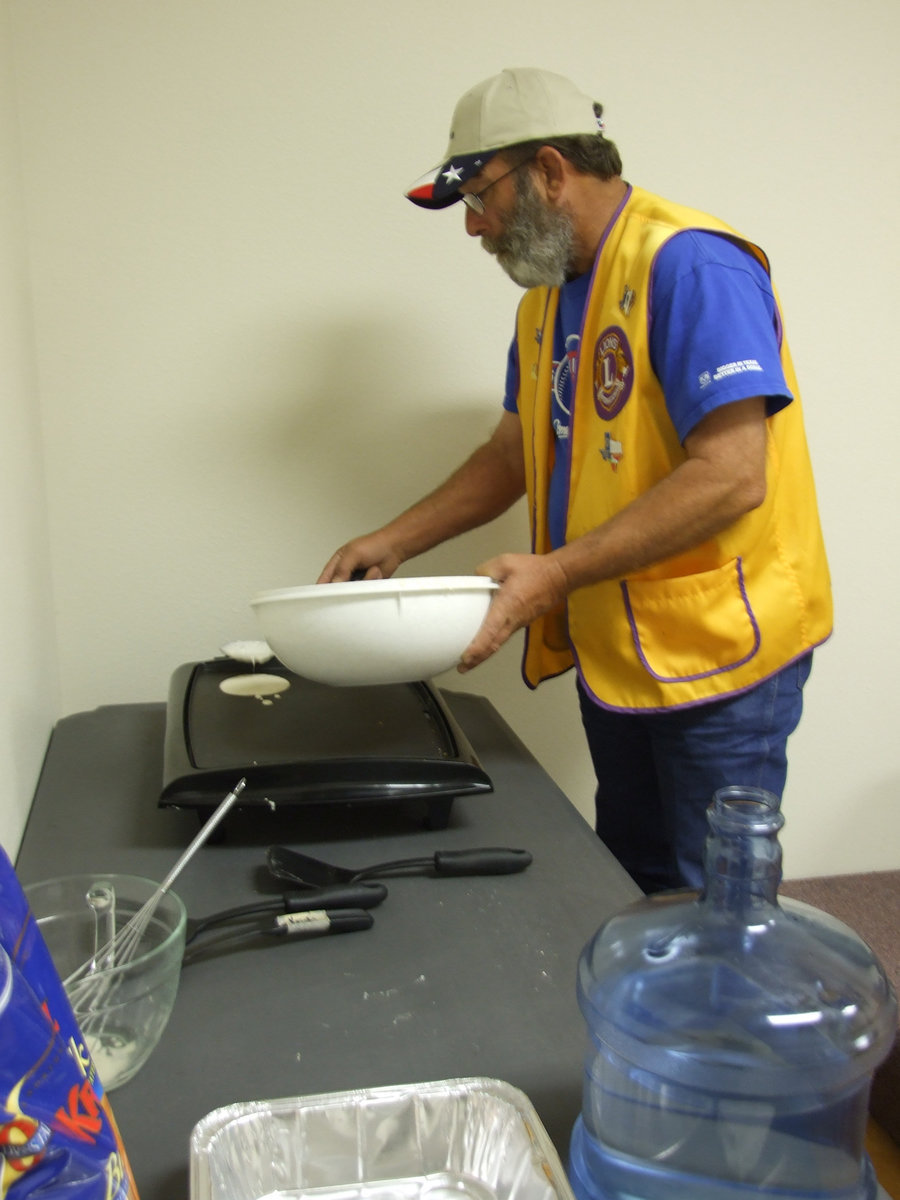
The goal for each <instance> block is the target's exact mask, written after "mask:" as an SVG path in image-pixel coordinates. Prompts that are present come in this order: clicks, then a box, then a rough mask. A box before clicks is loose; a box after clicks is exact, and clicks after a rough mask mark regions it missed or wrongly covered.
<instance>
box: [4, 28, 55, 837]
mask: <svg viewBox="0 0 900 1200" xmlns="http://www.w3.org/2000/svg"><path fill="white" fill-rule="evenodd" d="M10 44H11V43H10V36H9V23H8V13H7V10H6V7H5V6H4V7H2V8H0V264H2V265H0V363H2V367H0V628H2V630H3V632H2V650H0V846H2V847H3V848H4V849H5V850H6V851H7V853H9V854H10V855H14V854H15V851H16V849H17V848H18V844H19V835H20V833H21V830H22V828H23V826H24V823H25V819H26V817H27V815H28V808H29V805H30V803H31V796H32V793H33V791H34V784H35V780H36V778H37V775H38V772H39V770H40V766H41V761H42V759H43V756H44V750H45V747H46V744H47V735H48V732H49V729H50V725H51V722H52V721H53V718H54V716H55V714H56V712H57V709H58V704H59V694H58V677H57V670H56V635H55V630H54V623H53V611H52V604H51V584H50V543H49V539H48V534H47V517H46V503H45V495H44V475H43V462H42V455H41V430H40V408H39V405H38V397H37V379H36V370H35V356H34V348H33V343H32V325H31V312H30V306H29V287H28V277H27V268H26V259H25V221H24V211H23V206H22V190H21V181H20V175H19V169H18V168H19V152H18V151H19V143H18V130H17V126H16V108H15V90H14V85H13V73H12V58H11V54H10Z"/></svg>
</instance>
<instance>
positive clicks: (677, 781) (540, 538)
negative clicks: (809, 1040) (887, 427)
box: [321, 68, 832, 892]
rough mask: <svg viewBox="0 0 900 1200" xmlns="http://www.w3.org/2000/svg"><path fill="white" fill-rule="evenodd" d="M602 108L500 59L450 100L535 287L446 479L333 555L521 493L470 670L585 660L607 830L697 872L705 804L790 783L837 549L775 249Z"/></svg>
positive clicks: (449, 163) (464, 181)
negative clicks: (466, 450)
mask: <svg viewBox="0 0 900 1200" xmlns="http://www.w3.org/2000/svg"><path fill="white" fill-rule="evenodd" d="M601 113H602V109H601V108H600V106H599V105H595V104H594V103H593V101H592V100H590V99H589V98H588V97H587V96H585V95H583V94H582V93H581V92H580V91H578V89H577V88H576V87H575V86H574V85H573V84H572V83H570V82H569V81H568V80H566V79H564V78H562V77H561V76H558V75H554V74H551V73H550V72H547V71H540V70H535V69H531V68H528V69H516V70H506V71H502V72H501V73H500V74H499V75H497V76H495V77H493V78H491V79H488V80H485V81H484V82H483V83H481V84H478V85H477V86H476V87H474V88H472V89H471V90H470V91H469V92H467V93H466V95H464V96H463V97H462V99H461V100H460V102H459V104H458V105H457V107H456V110H455V113H454V116H453V122H452V126H451V132H450V142H449V146H448V149H447V153H446V155H445V159H444V162H443V165H442V167H441V168H439V169H438V170H437V171H436V172H434V173H432V174H431V175H430V176H428V177H426V178H425V179H423V180H420V181H419V183H418V184H416V185H415V186H414V187H413V189H412V190H411V191H410V192H409V198H410V199H411V200H413V201H414V202H415V203H417V204H419V205H421V206H423V207H430V208H440V207H444V206H446V205H449V204H452V203H454V202H456V201H462V202H463V204H464V205H465V209H464V215H465V222H466V231H467V232H468V233H469V234H470V235H471V236H473V237H480V238H481V241H482V244H483V246H484V248H485V249H486V250H487V251H488V252H489V253H490V254H493V255H495V256H496V258H497V261H498V262H499V263H500V265H501V266H502V267H503V268H504V270H505V271H506V272H507V273H508V274H509V275H510V277H511V278H512V279H513V280H515V281H516V282H517V283H518V284H520V285H521V286H522V287H524V288H526V289H528V290H527V291H526V294H525V296H524V298H523V300H522V301H521V304H520V306H519V311H518V317H517V322H516V336H515V338H514V339H513V344H512V347H511V349H510V359H509V367H508V373H507V387H506V398H505V401H504V412H503V415H502V417H501V419H500V422H499V424H498V426H497V428H496V430H495V431H494V433H493V435H492V437H491V438H490V439H489V440H488V441H487V443H486V444H485V445H483V446H481V447H480V448H479V449H478V450H476V451H475V453H474V454H473V455H472V456H471V458H469V459H468V461H467V462H466V463H464V464H463V465H462V466H461V467H460V468H459V470H457V471H456V472H455V473H454V474H453V475H452V476H451V477H450V478H449V479H448V480H447V481H446V483H444V484H443V485H441V486H440V487H439V488H438V489H437V490H436V491H435V492H433V493H432V494H431V495H430V496H427V497H426V498H425V499H423V500H422V501H420V502H419V503H418V504H415V505H413V507H412V508H410V509H408V510H407V511H406V512H404V513H402V514H401V515H400V516H399V517H397V518H396V519H395V520H393V521H391V522H389V523H388V524H387V525H385V526H384V527H383V528H381V529H379V530H376V531H375V532H373V533H371V534H368V535H366V536H364V537H360V538H356V539H355V540H353V541H351V542H349V543H348V544H347V545H345V546H343V547H342V548H341V549H340V550H338V551H337V553H336V554H335V555H334V556H333V557H332V558H331V560H330V561H329V562H328V564H327V565H326V567H325V569H324V571H323V572H322V575H321V581H322V582H329V581H332V580H343V579H348V578H349V577H350V576H351V575H353V574H356V575H359V574H360V573H363V572H364V573H365V575H366V576H367V577H369V578H377V577H379V576H390V575H391V574H393V572H394V571H396V569H397V568H398V567H399V566H400V564H401V563H403V562H404V561H405V560H407V559H409V558H411V557H413V556H414V555H417V554H420V553H422V552H423V551H424V550H427V549H429V548H430V547H432V546H434V545H437V544H438V543H439V542H441V541H443V540H445V539H447V538H451V537H454V536H456V535H457V534H460V533H462V532H464V531H465V530H468V529H471V528H474V527H475V526H477V525H480V524H482V523H484V522H486V521H489V520H491V519H492V518H494V517H496V516H498V515H499V514H500V513H502V512H503V511H505V510H506V509H507V508H508V507H509V506H510V505H511V504H513V503H514V502H515V501H516V500H517V499H519V498H520V497H521V496H522V495H523V494H526V493H527V496H528V503H529V512H530V520H531V532H532V553H531V554H524V555H523V554H501V555H500V556H499V557H497V558H494V559H491V560H490V561H489V562H486V563H483V564H482V565H481V566H480V567H479V568H478V571H479V572H480V573H482V574H485V575H489V576H491V577H492V578H493V579H495V580H497V581H498V582H499V584H500V588H499V590H498V592H497V593H496V595H495V598H494V600H493V603H492V605H491V608H490V611H489V613H488V616H487V618H486V619H485V621H484V624H483V625H482V627H481V629H480V631H479V633H478V634H477V636H476V637H475V639H474V640H473V642H472V643H471V645H470V646H469V647H468V649H467V650H466V651H465V653H464V655H463V659H462V663H461V664H460V669H461V670H469V669H471V668H472V667H474V666H476V665H477V664H478V663H480V662H483V661H484V659H486V658H487V657H488V656H489V655H490V654H492V653H494V651H495V650H497V649H498V647H499V646H501V645H503V643H504V642H505V641H506V640H507V639H508V638H509V637H510V636H511V635H512V634H513V633H514V632H515V631H516V630H518V629H520V628H522V627H526V628H527V634H526V644H525V655H524V663H523V673H524V676H525V680H526V682H527V683H528V684H529V685H530V686H532V687H536V686H537V685H538V684H539V683H540V682H541V680H542V679H545V678H548V677H550V676H553V675H557V674H560V673H561V672H563V671H566V670H568V669H569V668H570V667H572V666H573V665H574V666H575V667H576V673H577V687H578V692H579V700H580V705H581V712H582V719H583V723H584V727H585V731H586V734H587V740H588V745H589V748H590V752H591V756H592V760H593V763H594V767H595V770H596V774H597V793H596V806H597V823H596V828H597V832H598V834H599V835H600V836H601V838H602V839H603V840H604V842H605V843H606V844H607V845H608V846H609V848H610V849H611V850H612V852H613V853H614V854H615V855H616V856H617V857H618V859H619V860H620V861H621V862H622V864H623V865H624V866H625V868H626V869H627V870H628V871H629V872H630V873H631V875H632V876H633V877H634V879H635V880H636V881H637V882H638V883H639V884H640V885H641V887H643V888H644V890H645V891H648V892H650V891H657V890H660V889H662V888H667V887H677V886H685V885H687V886H692V887H696V886H699V885H700V883H701V882H702V872H703V868H702V856H703V845H704V841H705V833H706V822H705V811H706V807H707V805H708V804H709V802H710V800H711V799H712V795H713V792H714V791H715V790H716V789H717V788H718V787H722V786H725V785H728V784H742V785H748V786H759V787H764V788H767V789H768V790H770V791H772V792H774V793H776V794H777V795H779V796H780V795H781V792H782V789H783V786H784V781H785V776H786V770H787V759H786V743H787V739H788V736H789V735H790V734H791V733H792V732H793V730H794V728H795V727H796V724H797V722H798V720H799V718H800V712H801V693H802V688H803V684H804V683H805V681H806V678H807V676H808V674H809V669H810V661H811V654H812V650H813V648H814V647H815V646H816V645H818V644H819V643H821V642H823V641H824V640H825V639H826V638H827V637H828V636H829V634H830V632H831V620H832V613H831V594H830V581H829V574H828V566H827V562H826V558H825V551H824V546H823V542H822V535H821V530H820V527H819V519H818V513H817V508H816V500H815V491H814V485H813V478H812V472H811V468H810V463H809V456H808V451H807V446H806V439H805V434H804V430H803V418H802V413H801V410H800V400H799V396H798V393H797V388H796V381H795V379H794V374H793V368H792V366H791V361H790V355H789V353H788V349H787V345H786V343H785V341H784V339H783V337H782V328H781V318H780V313H779V309H778V304H777V301H776V299H775V296H774V293H773V288H772V284H771V282H770V279H769V272H768V263H767V260H766V257H765V255H764V254H763V252H762V251H761V250H760V249H759V248H758V247H756V246H754V245H753V244H752V243H750V242H748V241H746V240H745V239H744V238H742V237H741V236H740V235H738V234H737V233H736V232H735V231H733V230H731V229H729V228H728V227H727V226H725V225H724V224H722V222H720V221H718V220H717V219H715V218H713V217H710V216H707V215H705V214H703V213H699V212H695V211H693V210H690V209H687V208H683V207H682V206H679V205H676V204H673V203H671V202H669V201H667V200H664V199H662V198H661V197H658V196H654V195H651V194H649V193H647V192H644V191H642V190H641V189H639V188H636V187H632V186H631V185H630V184H628V183H626V182H625V181H624V180H623V178H622V176H621V161H620V158H619V154H618V151H617V149H616V147H615V145H614V144H613V143H612V142H611V141H609V140H608V139H607V138H606V137H605V136H604V134H603V128H602V122H601V121H600V114H601Z"/></svg>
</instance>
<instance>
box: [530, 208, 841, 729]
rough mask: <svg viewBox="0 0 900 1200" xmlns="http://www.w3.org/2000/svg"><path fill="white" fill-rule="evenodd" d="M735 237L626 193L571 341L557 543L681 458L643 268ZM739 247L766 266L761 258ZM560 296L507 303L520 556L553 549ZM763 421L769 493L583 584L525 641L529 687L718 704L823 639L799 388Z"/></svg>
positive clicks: (822, 561)
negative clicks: (690, 245)
mask: <svg viewBox="0 0 900 1200" xmlns="http://www.w3.org/2000/svg"><path fill="white" fill-rule="evenodd" d="M690 228H696V229H706V230H713V231H717V232H722V233H727V234H729V235H730V236H732V237H736V236H737V235H736V234H735V233H734V231H733V230H731V229H729V228H728V227H727V226H726V225H723V224H722V223H721V222H720V221H718V220H716V219H715V218H714V217H709V216H707V215H706V214H704V213H700V212H695V211H693V210H691V209H687V208H683V207H681V206H679V205H675V204H671V203H669V202H668V201H666V200H663V199H661V198H660V197H657V196H653V195H651V194H650V193H648V192H644V191H642V190H640V189H638V188H635V189H633V190H632V192H631V194H630V196H629V197H628V199H627V201H626V203H625V206H624V208H623V209H622V212H621V213H620V215H619V217H618V219H617V220H616V221H615V223H614V225H613V226H612V228H611V229H610V230H608V232H607V236H606V237H605V239H604V242H603V243H602V244H601V247H600V250H599V252H598V258H597V262H596V264H595V270H594V278H593V280H592V283H591V291H590V295H589V297H588V302H587V307H586V311H585V317H584V326H583V330H582V337H581V351H580V363H579V368H578V372H577V377H576V386H575V396H574V402H573V406H572V414H571V421H570V427H569V439H570V452H571V466H570V478H569V503H568V514H567V524H566V540H567V541H572V540H573V539H575V538H577V537H579V536H580V535H582V534H584V533H586V532H588V531H589V530H591V529H594V528H596V527H597V526H598V525H601V524H602V523H603V522H604V521H606V520H608V519H609V518H610V517H612V516H613V515H614V514H615V513H617V512H618V511H619V510H620V509H622V508H624V507H625V506H626V505H627V504H629V503H630V502H631V501H632V500H634V499H635V497H637V496H640V495H641V494H642V493H644V492H646V491H647V490H648V489H649V488H651V487H652V486H653V485H654V484H655V483H657V482H658V481H659V480H660V479H662V478H663V477H664V476H666V475H668V474H670V473H671V471H673V470H674V468H675V467H677V466H678V464H679V463H681V462H683V461H684V459H685V457H686V455H685V452H684V449H683V447H682V446H681V444H680V442H679V440H678V436H677V434H676V432H675V429H674V427H673V425H672V423H671V420H670V418H669V415H668V412H667V410H666V403H665V397H664V396H663V392H662V388H661V387H660V384H659V381H658V379H657V378H656V375H655V374H654V371H653V368H652V366H651V363H650V341H649V336H648V312H647V305H648V299H649V296H648V293H649V287H650V273H651V268H652V265H653V261H654V259H655V256H656V254H657V253H658V252H659V249H660V248H661V247H662V245H663V244H664V243H665V242H666V241H668V239H669V238H670V237H672V236H673V235H674V234H675V233H677V232H679V231H680V230H682V229H690ZM741 241H742V242H743V244H744V245H745V246H746V247H747V248H748V249H749V250H750V251H751V252H752V253H754V254H755V255H756V256H757V257H758V258H759V260H760V262H761V263H762V264H763V265H764V266H765V267H766V270H768V262H767V260H766V257H765V255H764V254H763V252H762V251H761V250H760V249H759V248H758V247H756V246H753V245H752V244H751V243H748V242H744V241H743V239H741ZM558 299H559V293H558V290H557V289H555V288H554V289H548V288H534V289H532V290H530V291H529V292H527V293H526V295H525V297H524V298H523V300H522V303H521V305H520V307H519V314H518V324H517V340H518V353H519V366H520V372H519V374H520V384H519V396H518V406H519V414H520V417H521V420H522V435H523V440H524V453H525V466H526V477H527V487H528V499H529V511H530V517H531V529H532V548H533V550H534V552H535V553H537V554H545V553H547V552H548V551H549V550H550V548H551V546H550V538H549V530H548V523H547V500H548V494H549V482H550V472H551V469H552V466H553V454H554V446H553V437H552V431H551V424H550V421H551V418H550V399H551V372H552V359H553V340H554V339H553V332H554V322H555V318H556V309H557V303H558ZM781 361H782V366H783V368H784V374H785V378H786V380H787V384H788V387H789V389H790V391H791V393H792V395H793V397H794V399H793V401H792V402H791V403H790V404H788V405H787V406H786V407H785V408H783V409H782V410H781V411H779V412H778V413H776V414H775V415H774V416H772V417H770V418H768V420H767V422H766V425H767V451H766V498H765V500H764V502H763V503H762V505H760V507H759V508H756V509H754V510H753V511H752V512H749V513H747V514H745V515H744V516H743V517H741V518H740V519H739V520H738V521H736V522H734V523H733V524H732V525H730V526H729V527H728V528H727V529H725V530H723V531H722V532H721V533H720V534H718V535H717V536H716V537H714V538H711V539H710V540H709V541H706V542H704V543H702V544H701V545H698V546H695V547H693V548H692V549H691V550H688V551H686V552H685V553H683V554H679V555H677V556H675V557H673V558H668V559H666V560H664V561H663V562H659V563H656V564H655V565H654V566H651V567H648V568H647V569H646V570H642V571H640V572H639V573H637V574H636V575H634V576H631V577H629V578H627V579H621V580H619V579H613V580H608V581H604V582H601V583H597V584H593V585H591V586H589V587H585V588H580V589H578V590H577V591H575V592H573V593H572V594H571V595H570V596H569V598H568V604H567V606H566V610H565V611H559V612H553V613H549V614H547V615H546V616H545V617H541V618H539V619H538V620H537V621H535V622H534V623H533V624H532V625H531V626H530V627H529V629H528V631H527V634H526V644H525V656H524V662H523V674H524V676H525V680H526V682H527V683H528V684H529V686H531V687H536V686H537V685H538V684H539V683H540V682H541V681H542V680H543V679H546V678H548V677H550V676H552V675H558V674H560V673H561V672H563V671H565V670H568V669H569V668H570V667H571V666H572V665H577V667H578V670H579V673H580V675H581V678H582V681H583V682H584V684H585V685H586V686H587V688H588V691H589V692H590V693H592V694H593V697H594V699H595V700H596V701H597V702H598V703H600V704H602V705H603V706H604V707H607V708H611V709H620V710H625V711H631V710H644V711H646V710H659V709H667V708H676V707H681V706H684V705H689V704H697V703H702V702H704V701H708V700H713V699H717V698H721V697H724V696H729V695H732V694H734V693H736V692H739V691H742V690H743V689H745V688H748V687H751V686H752V685H753V684H756V683H759V682H760V681H761V680H762V679H764V678H766V677H767V676H769V675H771V674H772V673H774V672H775V671H778V670H780V669H781V668H782V667H783V666H785V665H786V664H787V663H789V662H790V661H791V660H793V659H795V658H798V657H799V656H800V655H802V654H804V653H806V652H807V651H808V650H810V649H811V648H812V647H813V646H816V645H817V644H819V643H820V642H822V641H824V640H825V639H826V638H827V637H828V636H829V634H830V633H831V628H832V605H831V585H830V578H829V572H828V563H827V560H826V557H825V547H824V543H823V539H822V532H821V528H820V525H819V516H818V510H817V505H816V496H815V487H814V483H813V476H812V468H811V465H810V461H809V451H808V448H807V444H806V435H805V432H804V428H803V414H802V410H801V406H800V398H799V393H798V389H797V381H796V378H795V375H794V370H793V366H792V364H791V358H790V353H789V351H788V348H787V343H786V342H783V343H782V348H781Z"/></svg>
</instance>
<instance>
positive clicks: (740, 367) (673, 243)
mask: <svg viewBox="0 0 900 1200" xmlns="http://www.w3.org/2000/svg"><path fill="white" fill-rule="evenodd" d="M780 340H781V318H780V314H779V312H778V305H777V303H776V300H775V296H774V294H773V291H772V285H771V282H770V280H769V276H768V273H767V272H766V270H765V268H764V267H763V265H762V264H761V263H760V262H759V260H758V259H757V258H756V256H755V255H754V254H753V253H752V252H751V251H749V250H748V249H746V248H745V247H743V246H741V245H740V244H739V243H738V242H736V241H734V240H733V239H731V238H729V237H727V236H724V235H721V234H717V233H711V232H708V231H704V230H686V231H684V232H682V233H678V234H676V235H675V236H674V237H673V238H671V239H670V240H669V241H668V242H667V243H666V244H665V245H664V246H663V248H662V249H661V250H660V252H659V254H658V255H657V258H656V262H655V263H654V266H653V276H652V283H651V294H650V358H651V362H652V365H653V369H654V371H655V372H656V375H657V378H658V379H659V381H660V384H661V386H662V389H663V393H664V395H665V398H666V406H667V408H668V411H669V415H670V417H671V419H672V423H673V425H674V426H675V429H676V431H677V433H678V437H679V439H680V440H681V441H682V442H683V441H684V439H685V438H686V437H687V435H688V434H689V433H690V432H691V430H692V429H693V428H694V427H695V426H696V425H697V423H698V422H699V421H700V420H702V418H703V417H705V416H706V415H707V414H708V413H710V412H712V411H713V410H714V409H716V408H719V407H720V406H721V405H724V404H729V403H732V402H733V401H736V400H744V399H747V398H748V397H750V396H765V397H766V400H767V411H768V413H769V415H771V414H772V413H774V412H777V411H778V410H779V409H780V408H784V407H785V406H786V405H787V404H789V403H790V402H791V400H792V396H791V393H790V391H789V389H788V386H787V383H786V381H785V377H784V371H783V369H782V365H781V353H780Z"/></svg>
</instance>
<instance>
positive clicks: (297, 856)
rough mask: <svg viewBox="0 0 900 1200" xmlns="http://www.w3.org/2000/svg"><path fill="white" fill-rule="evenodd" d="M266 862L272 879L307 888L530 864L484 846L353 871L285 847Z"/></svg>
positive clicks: (501, 870)
mask: <svg viewBox="0 0 900 1200" xmlns="http://www.w3.org/2000/svg"><path fill="white" fill-rule="evenodd" d="M266 861H267V863H268V866H269V870H270V871H271V872H272V874H273V875H274V876H276V878H278V879H283V880H288V881H290V882H291V883H293V884H295V885H297V886H299V887H307V888H311V887H325V886H327V885H329V884H337V883H345V884H351V883H358V882H360V881H361V880H363V879H372V878H374V877H375V876H376V875H515V874H517V873H518V872H519V871H524V870H525V868H526V867H527V866H529V865H530V863H531V861H532V857H531V855H530V854H529V852H528V851H527V850H511V849H507V848H505V847H499V846H488V847H482V848H480V849H475V850H438V851H436V853H434V854H432V855H429V856H427V857H421V858H401V859H395V860H394V861H393V862H383V863H376V864H375V865H373V866H370V867H363V868H361V869H355V868H353V867H336V866H334V865H333V864H332V863H328V862H323V860H322V859H320V858H312V857H311V856H310V855H308V854H301V853H300V852H299V851H298V850H290V849H288V847H287V846H270V847H269V849H268V851H267V852H266ZM367 886H370V885H367Z"/></svg>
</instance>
